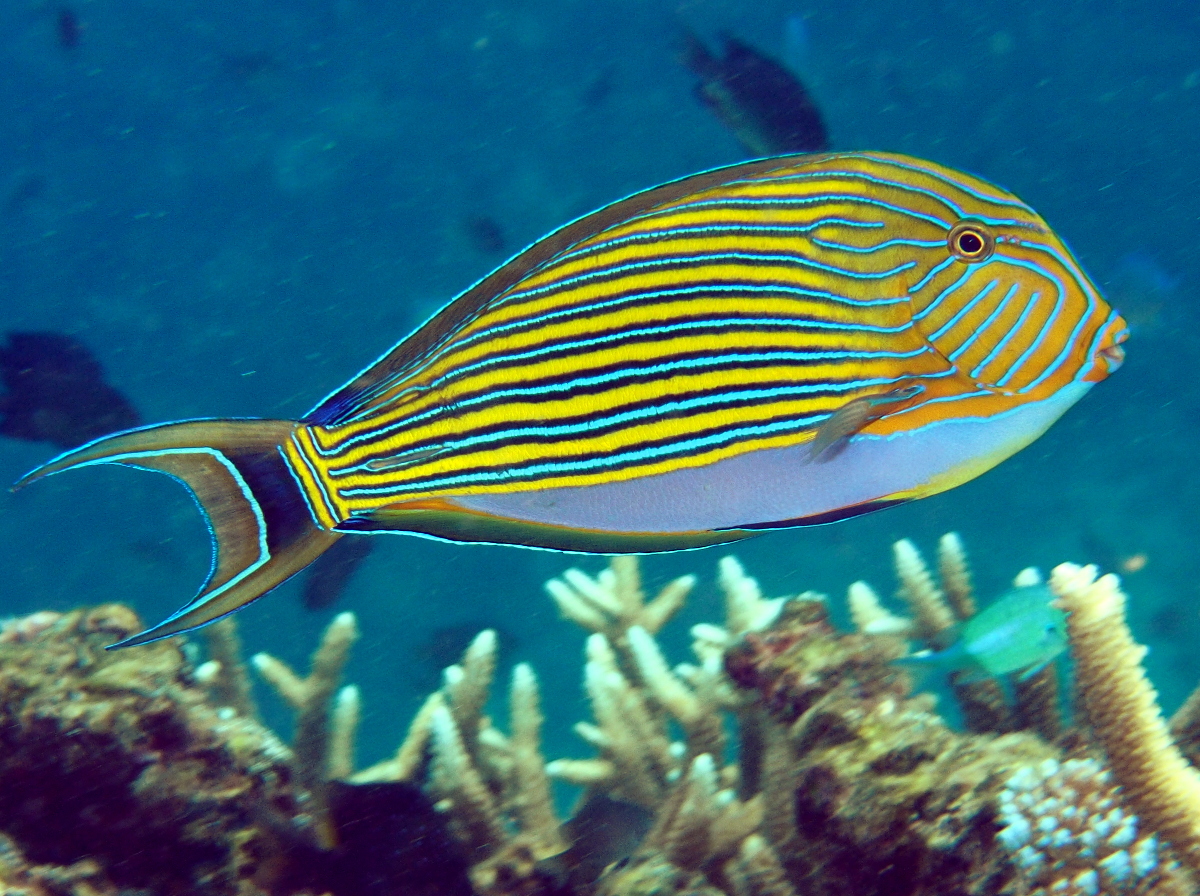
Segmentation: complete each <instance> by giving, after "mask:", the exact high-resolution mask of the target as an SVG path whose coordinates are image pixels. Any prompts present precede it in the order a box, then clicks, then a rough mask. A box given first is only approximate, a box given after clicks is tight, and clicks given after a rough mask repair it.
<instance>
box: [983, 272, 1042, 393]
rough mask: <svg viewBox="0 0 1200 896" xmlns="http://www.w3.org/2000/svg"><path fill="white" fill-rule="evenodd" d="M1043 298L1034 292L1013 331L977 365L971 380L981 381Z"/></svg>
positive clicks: (1006, 334)
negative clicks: (983, 374) (985, 372)
mask: <svg viewBox="0 0 1200 896" xmlns="http://www.w3.org/2000/svg"><path fill="white" fill-rule="evenodd" d="M1041 297H1042V294H1041V293H1040V292H1034V293H1033V294H1032V295H1030V297H1029V302H1028V303H1027V304H1026V305H1025V309H1024V310H1023V311H1022V312H1021V316H1020V317H1018V318H1017V322H1016V323H1015V324H1013V326H1012V329H1010V330H1009V331H1008V332H1007V333H1005V334H1004V338H1003V339H1001V340H1000V341H999V342H998V343H996V347H995V348H993V349H992V350H991V351H990V352H988V356H987V357H986V358H984V359H983V360H982V361H980V362H979V364H978V365H976V367H975V369H974V370H972V371H971V379H979V374H980V373H981V372H982V371H983V369H984V368H985V367H987V366H988V365H989V364H991V363H992V361H994V360H995V359H996V358H997V357H999V355H1000V353H1001V352H1002V351H1004V349H1005V348H1006V347H1007V346H1008V344H1009V343H1010V342H1012V340H1013V337H1014V336H1016V335H1017V333H1019V332H1021V327H1023V326H1024V325H1025V321H1026V319H1027V318H1028V317H1029V315H1030V314H1032V313H1033V309H1034V308H1035V307H1036V306H1037V302H1038V299H1040V298H1041ZM1006 375H1007V374H1006Z"/></svg>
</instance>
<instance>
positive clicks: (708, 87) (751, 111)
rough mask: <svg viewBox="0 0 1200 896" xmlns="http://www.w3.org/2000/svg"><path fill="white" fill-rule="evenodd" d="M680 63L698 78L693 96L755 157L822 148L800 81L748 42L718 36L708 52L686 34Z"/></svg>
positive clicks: (817, 117)
mask: <svg viewBox="0 0 1200 896" xmlns="http://www.w3.org/2000/svg"><path fill="white" fill-rule="evenodd" d="M684 38H685V40H686V42H687V43H686V46H685V48H684V55H683V59H682V62H683V64H684V65H686V66H687V67H688V68H689V69H691V70H692V71H693V72H695V73H696V74H697V75H699V76H700V77H701V79H702V80H701V82H700V84H698V85H697V86H696V96H697V97H699V98H700V101H701V102H702V103H704V105H706V106H708V108H709V109H711V110H712V112H713V114H714V115H716V116H717V118H719V119H720V120H721V122H722V123H723V124H724V125H725V126H726V127H727V128H729V129H730V130H731V131H733V133H734V136H736V137H737V138H738V140H739V141H740V142H741V144H742V145H743V146H744V147H746V150H747V151H748V152H749V153H750V154H751V155H755V156H774V155H781V154H784V153H794V152H823V151H824V150H826V149H828V148H829V134H828V132H827V131H826V130H825V122H824V121H823V120H822V118H821V111H820V110H819V109H818V108H817V105H816V103H814V102H813V100H812V97H810V96H809V95H808V91H807V90H806V89H805V87H804V85H803V84H801V83H800V79H799V78H797V77H796V76H795V75H793V74H792V73H791V72H789V71H788V70H787V69H786V68H784V66H783V65H781V64H780V63H778V62H776V61H775V60H774V59H771V58H770V57H769V56H764V55H763V54H762V53H760V52H758V50H756V49H754V48H753V47H751V46H750V45H749V44H744V43H742V42H741V41H740V40H738V39H737V38H734V37H730V36H728V35H723V36H722V37H721V41H722V43H723V45H724V51H725V55H724V56H723V57H718V56H715V55H713V54H712V53H711V52H710V51H709V49H708V47H706V46H705V45H704V43H703V42H702V41H701V40H700V39H699V38H698V37H696V35H694V34H692V33H691V32H686V33H685V35H684Z"/></svg>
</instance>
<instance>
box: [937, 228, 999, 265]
mask: <svg viewBox="0 0 1200 896" xmlns="http://www.w3.org/2000/svg"><path fill="white" fill-rule="evenodd" d="M946 245H947V247H948V248H949V249H950V254H951V255H953V256H954V257H955V258H957V259H958V260H959V261H964V262H976V261H984V260H985V259H988V258H990V257H991V255H992V252H994V251H995V249H996V238H995V237H994V236H993V235H992V232H991V231H990V230H989V229H988V228H987V226H986V225H985V224H983V223H982V222H980V221H970V220H968V221H959V222H958V223H957V224H955V225H954V227H953V228H952V229H951V231H950V235H949V236H948V237H946Z"/></svg>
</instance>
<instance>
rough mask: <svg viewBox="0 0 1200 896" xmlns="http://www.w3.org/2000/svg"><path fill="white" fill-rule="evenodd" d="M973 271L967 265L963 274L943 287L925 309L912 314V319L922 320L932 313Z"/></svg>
mask: <svg viewBox="0 0 1200 896" xmlns="http://www.w3.org/2000/svg"><path fill="white" fill-rule="evenodd" d="M954 260H955V259H951V261H954ZM974 273H975V270H974V268H972V267H968V268H967V269H966V270H965V271H964V272H963V275H962V276H961V277H959V278H958V279H957V280H955V281H954V282H953V283H951V284H950V285H949V286H947V287H946V288H945V289H943V290H942V292H941V294H940V295H938V297H937V298H936V299H934V300H933V301H932V302H930V303H929V304H928V305H926V306H925V309H924V310H923V311H919V312H917V313H916V314H914V315H913V320H914V321H918V320H924V319H925V318H927V317H928V316H929V315H930V314H932V313H933V311H934V309H936V308H937V306H938V305H940V304H941V303H942V302H943V301H945V300H946V298H948V297H949V296H950V295H951V294H952V293H954V292H955V291H956V290H957V289H958V288H959V287H960V286H962V285H963V284H964V283H966V282H967V281H968V280H970V279H971V275H972V274H974Z"/></svg>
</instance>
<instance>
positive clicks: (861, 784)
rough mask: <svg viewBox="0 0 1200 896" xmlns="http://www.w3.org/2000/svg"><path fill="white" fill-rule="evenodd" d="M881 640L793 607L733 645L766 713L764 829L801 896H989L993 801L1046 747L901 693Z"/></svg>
mask: <svg viewBox="0 0 1200 896" xmlns="http://www.w3.org/2000/svg"><path fill="white" fill-rule="evenodd" d="M901 652H902V648H901V646H900V645H899V644H896V643H893V642H892V641H890V639H886V638H882V637H874V636H863V635H845V634H839V633H838V632H836V631H835V630H834V629H833V628H832V626H830V625H829V623H828V621H827V620H826V619H825V616H824V608H823V605H822V604H820V603H818V602H814V601H796V602H793V604H792V605H789V606H788V607H787V608H785V610H784V612H783V613H782V614H781V616H780V619H779V621H778V622H777V623H776V624H775V625H774V626H772V627H771V628H770V629H768V630H766V631H764V632H762V633H759V634H754V635H748V636H746V638H744V639H743V641H742V643H741V644H739V645H736V646H734V647H733V648H731V649H730V651H729V652H728V654H727V656H726V669H727V671H728V672H729V674H730V676H731V677H732V678H733V679H734V681H736V682H737V683H738V684H739V685H741V686H742V687H744V688H752V689H754V690H755V691H757V692H758V693H759V694H760V695H761V697H762V699H763V702H764V704H765V706H766V707H767V709H768V710H769V712H770V715H771V718H772V720H773V724H774V725H775V732H776V733H775V734H773V735H770V736H769V737H768V741H769V742H771V743H773V744H774V745H773V746H772V747H770V748H769V749H768V753H767V757H766V760H765V767H764V769H763V774H762V777H763V781H762V785H761V786H762V791H763V793H764V794H765V796H766V798H767V807H768V808H767V811H768V817H767V818H766V819H765V821H764V828H763V829H764V832H765V833H767V835H768V837H769V838H770V839H771V840H772V841H773V844H772V845H773V846H774V847H775V851H776V852H777V853H778V855H779V856H780V859H781V861H782V862H783V864H784V867H785V869H786V871H787V876H788V879H789V881H790V882H791V884H792V885H793V886H794V888H795V890H796V892H798V893H803V894H805V896H884V894H887V896H900V894H903V896H941V894H946V893H956V894H963V896H967V894H971V896H985V894H986V896H996V894H1001V893H1007V892H1012V889H1011V888H1012V880H1013V869H1012V867H1011V865H1010V864H1009V863H1008V861H1007V858H1006V857H1005V856H1004V855H1003V854H1001V853H1000V851H998V850H997V848H996V832H997V830H998V825H997V820H996V809H995V805H994V798H995V795H996V794H997V793H998V792H999V790H1000V789H1001V787H1002V786H1003V781H1005V780H1007V778H1008V776H1009V775H1011V773H1012V772H1013V770H1014V769H1015V768H1017V767H1018V766H1019V765H1022V764H1028V763H1030V762H1037V761H1040V760H1041V759H1044V758H1046V757H1048V756H1053V755H1056V752H1055V750H1054V749H1053V748H1052V747H1050V746H1048V745H1046V744H1045V743H1044V742H1042V741H1041V740H1040V739H1038V738H1037V737H1035V736H1033V735H1029V734H1009V735H1003V736H1001V737H992V736H985V735H968V734H959V733H957V732H955V731H952V730H951V729H950V728H948V727H947V726H946V724H945V723H944V722H943V721H942V720H941V718H940V717H938V716H937V715H935V714H934V713H933V712H932V707H933V703H932V700H931V699H930V698H927V697H915V698H914V697H909V696H907V694H908V687H909V686H908V680H907V677H906V676H905V675H904V673H903V672H902V671H900V670H899V669H897V668H896V667H895V666H894V665H893V664H892V663H891V662H890V661H891V660H892V659H894V658H895V657H897V656H899V655H900V654H901Z"/></svg>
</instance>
